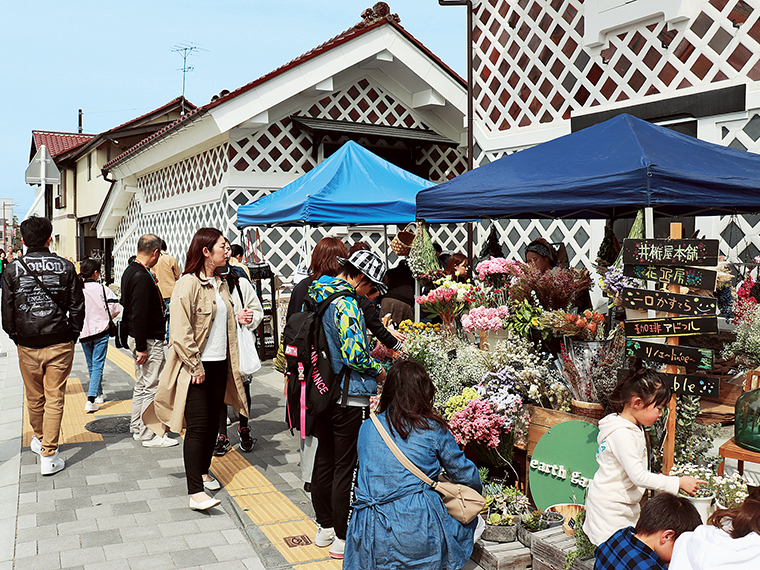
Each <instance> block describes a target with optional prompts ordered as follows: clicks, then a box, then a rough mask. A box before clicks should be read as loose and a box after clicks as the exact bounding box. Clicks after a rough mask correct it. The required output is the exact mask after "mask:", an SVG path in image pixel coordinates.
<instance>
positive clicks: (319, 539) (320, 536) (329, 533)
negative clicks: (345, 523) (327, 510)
mask: <svg viewBox="0 0 760 570" xmlns="http://www.w3.org/2000/svg"><path fill="white" fill-rule="evenodd" d="M333 540H335V530H334V529H333V528H322V527H321V526H318V527H317V535H316V536H315V537H314V544H316V545H317V546H319V547H320V548H324V547H325V546H330V545H331V544H332V543H333Z"/></svg>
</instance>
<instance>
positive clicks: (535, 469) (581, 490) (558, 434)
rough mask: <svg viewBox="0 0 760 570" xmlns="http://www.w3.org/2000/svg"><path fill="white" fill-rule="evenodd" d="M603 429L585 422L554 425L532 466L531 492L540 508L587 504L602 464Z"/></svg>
mask: <svg viewBox="0 0 760 570" xmlns="http://www.w3.org/2000/svg"><path fill="white" fill-rule="evenodd" d="M597 435H599V428H598V427H596V426H595V425H594V424H591V423H589V422H584V421H568V422H562V423H561V424H557V425H556V426H552V428H551V429H549V431H547V432H546V433H545V434H544V435H542V436H541V439H540V440H538V443H537V444H536V448H535V449H534V450H533V457H531V460H530V465H529V466H528V467H529V473H530V474H529V479H530V492H531V494H532V495H533V502H535V503H536V506H537V507H538V508H539V509H546V508H547V507H550V506H552V505H557V504H562V503H576V504H581V505H583V504H585V503H586V489H587V488H588V486H589V483H591V479H593V477H594V473H596V470H597V468H598V467H599V465H598V464H597V462H596V448H597V443H596V437H597Z"/></svg>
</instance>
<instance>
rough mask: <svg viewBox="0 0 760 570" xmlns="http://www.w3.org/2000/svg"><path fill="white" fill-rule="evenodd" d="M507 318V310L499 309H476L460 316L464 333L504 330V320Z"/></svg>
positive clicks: (505, 308)
mask: <svg viewBox="0 0 760 570" xmlns="http://www.w3.org/2000/svg"><path fill="white" fill-rule="evenodd" d="M508 318H509V309H508V308H507V307H506V306H504V305H502V306H501V307H493V308H487V307H476V308H474V309H470V312H469V313H468V314H466V315H463V316H462V328H463V329H464V330H465V332H473V331H475V330H480V331H498V330H501V329H503V328H504V326H505V324H506V323H505V321H506V319H508Z"/></svg>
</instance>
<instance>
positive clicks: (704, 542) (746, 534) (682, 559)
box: [670, 487, 760, 570]
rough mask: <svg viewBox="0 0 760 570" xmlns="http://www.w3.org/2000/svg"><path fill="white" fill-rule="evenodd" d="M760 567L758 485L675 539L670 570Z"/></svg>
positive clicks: (716, 569)
mask: <svg viewBox="0 0 760 570" xmlns="http://www.w3.org/2000/svg"><path fill="white" fill-rule="evenodd" d="M757 568H760V487H756V488H755V489H753V490H752V492H751V493H750V494H749V497H747V499H746V500H745V501H744V503H743V504H742V505H741V506H739V507H736V508H733V509H726V510H718V511H715V512H714V513H713V514H712V516H711V517H710V518H709V519H707V524H706V525H701V526H698V527H697V528H696V530H694V532H685V533H683V534H682V535H681V536H680V538H678V540H676V545H675V548H674V549H673V558H671V561H670V570H708V569H709V570H724V569H725V570H756V569H757Z"/></svg>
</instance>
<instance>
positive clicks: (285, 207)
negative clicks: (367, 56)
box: [237, 141, 460, 228]
mask: <svg viewBox="0 0 760 570" xmlns="http://www.w3.org/2000/svg"><path fill="white" fill-rule="evenodd" d="M430 186H433V183H432V182H430V181H428V180H425V179H424V178H420V177H419V176H416V175H414V174H412V173H411V172H407V171H406V170H404V169H402V168H399V167H398V166H395V165H393V164H391V163H390V162H387V161H385V160H383V159H382V158H380V157H379V156H377V155H375V154H373V153H372V152H370V151H368V150H367V149H365V148H364V147H362V146H360V145H358V144H356V143H355V142H353V141H348V142H347V143H346V144H344V145H343V146H342V147H340V149H338V150H337V151H336V152H335V153H334V154H333V155H331V156H330V157H329V158H327V159H326V160H324V161H323V162H321V163H320V164H319V165H318V166H316V167H315V168H314V169H312V170H311V171H309V172H308V173H306V174H304V175H303V176H301V177H300V178H298V179H297V180H294V181H293V182H291V183H290V184H288V185H287V186H284V187H283V188H281V189H280V190H278V191H277V192H274V193H272V194H269V195H268V196H264V197H263V198H259V199H258V200H256V201H255V202H252V203H250V204H246V205H243V206H240V208H238V215H237V225H238V227H239V228H243V227H247V226H263V225H273V224H279V225H291V226H292V225H319V224H324V225H352V224H379V225H387V224H407V223H409V222H413V221H414V220H415V219H416V205H415V197H416V196H417V192H419V191H420V190H422V189H424V188H428V187H430ZM459 220H460V218H459V216H453V217H451V218H447V219H445V220H435V221H459Z"/></svg>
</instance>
